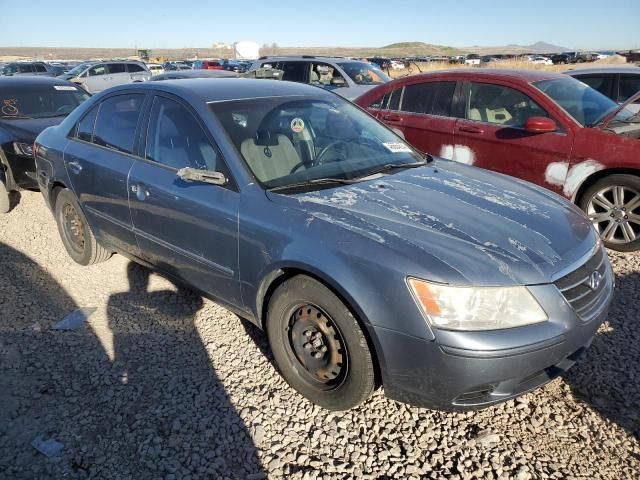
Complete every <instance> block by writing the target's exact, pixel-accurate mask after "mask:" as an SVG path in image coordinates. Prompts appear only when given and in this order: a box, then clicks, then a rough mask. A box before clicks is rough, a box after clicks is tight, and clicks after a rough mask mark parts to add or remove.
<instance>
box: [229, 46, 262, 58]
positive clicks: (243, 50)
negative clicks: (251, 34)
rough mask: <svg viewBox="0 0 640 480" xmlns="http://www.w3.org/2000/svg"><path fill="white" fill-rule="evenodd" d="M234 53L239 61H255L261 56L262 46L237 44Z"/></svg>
mask: <svg viewBox="0 0 640 480" xmlns="http://www.w3.org/2000/svg"><path fill="white" fill-rule="evenodd" d="M233 51H234V54H235V58H236V59H237V60H255V59H256V58H258V57H259V56H260V45H258V44H257V43H256V42H248V41H243V42H236V43H234V44H233Z"/></svg>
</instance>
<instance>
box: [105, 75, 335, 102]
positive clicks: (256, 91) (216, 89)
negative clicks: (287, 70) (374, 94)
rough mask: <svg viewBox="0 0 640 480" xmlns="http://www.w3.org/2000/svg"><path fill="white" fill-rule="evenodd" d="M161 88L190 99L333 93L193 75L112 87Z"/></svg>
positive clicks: (277, 82) (288, 84)
mask: <svg viewBox="0 0 640 480" xmlns="http://www.w3.org/2000/svg"><path fill="white" fill-rule="evenodd" d="M127 89H131V90H133V89H135V90H149V89H155V90H161V91H164V92H167V93H173V94H175V95H178V96H181V97H183V98H186V99H190V100H191V101H193V102H205V103H206V102H220V101H226V100H243V99H249V98H265V97H288V96H315V97H319V96H332V97H333V95H334V94H332V93H330V92H327V91H326V90H323V89H322V88H319V87H315V86H312V85H305V84H303V83H297V82H285V81H282V80H262V79H250V78H193V79H177V80H171V81H160V82H140V83H129V84H126V85H121V86H118V87H114V88H112V89H110V90H109V91H111V92H113V91H116V90H127Z"/></svg>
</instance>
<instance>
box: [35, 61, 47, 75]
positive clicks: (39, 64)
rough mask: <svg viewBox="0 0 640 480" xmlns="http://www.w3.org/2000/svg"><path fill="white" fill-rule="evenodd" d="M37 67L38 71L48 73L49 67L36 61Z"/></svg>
mask: <svg viewBox="0 0 640 480" xmlns="http://www.w3.org/2000/svg"><path fill="white" fill-rule="evenodd" d="M35 68H36V72H37V73H47V69H46V68H45V66H44V65H42V64H41V63H36V64H35Z"/></svg>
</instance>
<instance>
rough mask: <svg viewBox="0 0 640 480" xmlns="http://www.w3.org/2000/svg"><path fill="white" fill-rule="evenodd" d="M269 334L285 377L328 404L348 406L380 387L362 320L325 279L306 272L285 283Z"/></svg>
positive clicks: (271, 312) (272, 308) (276, 296)
mask: <svg viewBox="0 0 640 480" xmlns="http://www.w3.org/2000/svg"><path fill="white" fill-rule="evenodd" d="M267 335H268V338H269V344H270V346H271V350H272V352H273V356H274V358H275V360H276V363H277V365H278V368H279V370H280V372H281V373H282V376H283V377H284V378H285V380H286V381H287V382H288V383H289V385H291V386H292V387H293V388H294V389H296V390H297V391H298V392H299V393H301V394H302V395H303V396H305V397H306V398H307V399H309V400H310V401H312V402H313V403H316V404H318V405H320V406H321V407H324V408H326V409H328V410H348V409H350V408H353V407H355V406H356V405H358V404H359V403H361V402H363V401H364V400H366V399H367V398H368V397H369V396H370V395H371V393H372V392H373V390H374V387H375V373H374V366H373V359H372V356H371V352H370V350H369V347H368V345H367V340H366V338H365V336H364V333H363V331H362V329H361V328H360V325H359V324H358V322H357V320H356V319H355V318H354V316H353V315H352V314H351V312H350V311H349V309H348V308H347V307H346V306H345V305H344V303H342V301H341V300H340V299H339V298H338V297H337V296H336V295H335V294H334V293H333V292H332V291H331V290H329V289H328V288H327V287H325V286H324V285H323V284H321V283H320V282H318V281H317V280H314V279H312V278H310V277H307V276H304V275H298V276H295V277H293V278H291V279H289V280H287V281H286V282H285V283H283V284H282V285H280V286H279V287H278V288H277V289H276V290H275V292H274V293H273V296H272V297H271V301H270V302H269V309H268V314H267Z"/></svg>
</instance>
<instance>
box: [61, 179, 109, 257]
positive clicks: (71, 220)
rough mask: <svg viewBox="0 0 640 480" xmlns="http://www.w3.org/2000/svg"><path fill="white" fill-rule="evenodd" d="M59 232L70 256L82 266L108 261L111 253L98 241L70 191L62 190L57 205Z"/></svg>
mask: <svg viewBox="0 0 640 480" xmlns="http://www.w3.org/2000/svg"><path fill="white" fill-rule="evenodd" d="M55 217H56V223H57V224H58V232H59V233H60V238H61V239H62V243H63V244H64V247H65V248H66V250H67V253H68V254H69V256H70V257H71V258H72V259H73V260H74V261H75V262H76V263H79V264H80V265H92V264H94V263H99V262H103V261H105V260H107V259H108V258H109V257H110V256H111V252H110V251H108V250H106V249H105V248H104V247H102V246H101V245H100V244H99V243H98V241H97V240H96V238H95V236H94V235H93V232H92V231H91V227H89V224H88V223H87V219H86V217H85V216H84V213H83V212H82V210H81V208H80V205H79V204H78V201H77V200H76V197H75V195H74V194H73V193H71V192H70V191H69V190H66V189H65V190H62V191H61V192H60V193H59V194H58V196H57V198H56V205H55Z"/></svg>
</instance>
